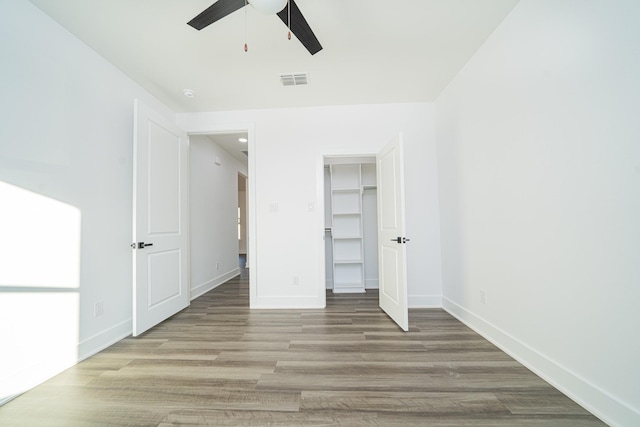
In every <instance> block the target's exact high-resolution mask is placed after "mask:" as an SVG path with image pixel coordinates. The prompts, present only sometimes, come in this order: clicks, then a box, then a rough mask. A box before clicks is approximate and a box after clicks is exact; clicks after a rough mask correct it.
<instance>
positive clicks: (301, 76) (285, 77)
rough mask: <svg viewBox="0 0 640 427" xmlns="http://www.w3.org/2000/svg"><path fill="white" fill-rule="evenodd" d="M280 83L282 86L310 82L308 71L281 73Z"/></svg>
mask: <svg viewBox="0 0 640 427" xmlns="http://www.w3.org/2000/svg"><path fill="white" fill-rule="evenodd" d="M280 83H282V86H302V85H307V84H309V74H308V73H289V74H280Z"/></svg>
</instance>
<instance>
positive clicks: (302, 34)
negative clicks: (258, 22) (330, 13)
mask: <svg viewBox="0 0 640 427" xmlns="http://www.w3.org/2000/svg"><path fill="white" fill-rule="evenodd" d="M248 1H249V4H251V5H252V6H253V7H254V8H256V9H258V10H261V11H264V12H271V13H277V15H278V17H279V18H280V19H281V20H282V22H284V24H285V25H287V26H288V27H289V28H290V30H291V32H293V34H295V36H296V37H297V38H298V40H300V42H301V43H302V45H303V46H304V47H305V48H306V49H307V50H308V51H309V53H310V54H311V55H314V54H316V53H318V52H319V51H320V50H322V46H321V45H320V42H319V41H318V39H317V38H316V36H315V34H313V31H312V30H311V27H309V24H308V23H307V20H306V19H304V16H302V12H300V9H299V8H298V5H297V4H296V2H295V1H294V0H288V4H287V0H284V1H283V0H276V1H274V0H260V1H259V0H248ZM246 5H247V0H218V1H217V2H215V3H214V4H212V5H211V6H209V7H208V8H206V9H205V10H204V11H203V12H202V13H200V14H199V15H198V16H196V17H195V18H193V19H192V20H191V21H189V22H187V24H189V25H191V26H192V27H193V28H195V29H196V30H201V29H203V28H205V27H207V26H209V25H211V24H213V23H214V22H216V21H218V20H220V19H222V18H224V17H225V16H227V15H229V14H231V13H233V12H235V11H236V10H238V9H241V8H243V7H244V6H246ZM274 8H275V9H277V10H274Z"/></svg>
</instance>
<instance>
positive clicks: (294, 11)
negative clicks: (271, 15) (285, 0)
mask: <svg viewBox="0 0 640 427" xmlns="http://www.w3.org/2000/svg"><path fill="white" fill-rule="evenodd" d="M289 2H290V5H289V6H290V7H291V24H289V10H288V9H289V6H285V7H284V9H282V10H281V11H280V12H278V16H279V17H280V19H282V22H284V25H291V32H292V33H293V34H295V36H296V37H297V38H298V40H300V43H302V45H303V46H304V47H306V48H307V50H308V51H309V53H310V54H311V55H315V54H316V53H318V52H320V51H321V50H322V46H321V45H320V42H319V41H318V39H317V38H316V35H315V34H313V31H312V30H311V27H310V26H309V23H308V22H307V20H306V19H304V16H302V12H300V9H299V8H298V5H297V4H296V2H295V1H294V0H289Z"/></svg>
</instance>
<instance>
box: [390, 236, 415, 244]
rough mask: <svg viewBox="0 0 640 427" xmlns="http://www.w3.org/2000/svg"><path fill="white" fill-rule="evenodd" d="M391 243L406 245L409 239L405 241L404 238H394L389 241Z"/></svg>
mask: <svg viewBox="0 0 640 427" xmlns="http://www.w3.org/2000/svg"><path fill="white" fill-rule="evenodd" d="M391 241H392V242H396V243H407V242H409V241H411V239H407V238H406V237H396V238H395V239H391Z"/></svg>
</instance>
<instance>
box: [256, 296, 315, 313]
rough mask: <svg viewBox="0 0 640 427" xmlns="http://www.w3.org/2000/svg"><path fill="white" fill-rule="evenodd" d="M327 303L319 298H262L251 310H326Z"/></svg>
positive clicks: (259, 297) (258, 298)
mask: <svg viewBox="0 0 640 427" xmlns="http://www.w3.org/2000/svg"><path fill="white" fill-rule="evenodd" d="M325 305H326V302H325V301H324V299H323V300H322V301H321V300H320V298H318V297H283V296H278V297H261V296H258V297H257V298H256V300H255V301H254V302H253V303H252V304H251V306H250V307H249V308H251V309H274V310H277V309H307V308H325Z"/></svg>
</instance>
